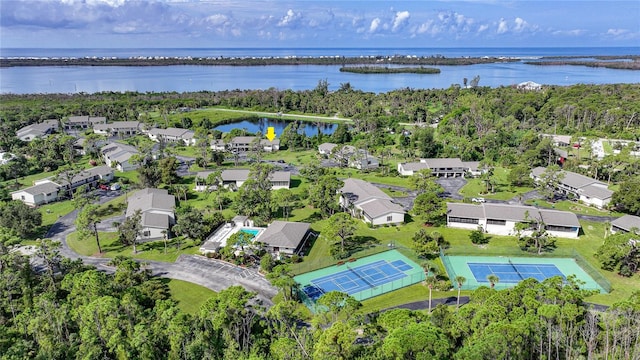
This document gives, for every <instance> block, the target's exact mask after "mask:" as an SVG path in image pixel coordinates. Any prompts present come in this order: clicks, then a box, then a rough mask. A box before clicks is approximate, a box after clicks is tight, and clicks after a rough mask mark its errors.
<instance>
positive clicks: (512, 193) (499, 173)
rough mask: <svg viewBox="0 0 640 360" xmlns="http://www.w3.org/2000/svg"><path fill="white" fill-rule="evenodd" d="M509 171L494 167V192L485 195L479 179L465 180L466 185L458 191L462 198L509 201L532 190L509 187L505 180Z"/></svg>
mask: <svg viewBox="0 0 640 360" xmlns="http://www.w3.org/2000/svg"><path fill="white" fill-rule="evenodd" d="M508 175H509V169H506V168H502V167H496V168H495V169H494V170H493V176H492V177H491V180H492V181H493V183H494V189H493V190H494V192H493V193H486V186H485V184H484V183H483V182H482V180H481V179H479V178H475V179H467V184H466V185H465V186H463V187H462V189H460V194H461V195H463V196H464V197H469V198H472V197H485V198H487V199H496V200H510V199H513V198H514V197H516V196H518V195H519V194H524V193H526V192H528V191H531V190H533V188H531V187H518V186H511V185H510V184H509V181H508V180H507V176H508Z"/></svg>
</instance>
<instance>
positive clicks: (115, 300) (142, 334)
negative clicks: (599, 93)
mask: <svg viewBox="0 0 640 360" xmlns="http://www.w3.org/2000/svg"><path fill="white" fill-rule="evenodd" d="M10 237H11V235H7V234H3V235H2V237H1V238H0V239H1V240H2V243H0V293H1V295H2V296H0V334H2V336H0V357H1V358H2V359H25V358H29V359H69V358H102V359H111V358H120V359H234V360H235V359H422V358H432V359H452V358H453V359H490V358H511V359H538V358H547V359H550V358H557V359H575V358H605V357H608V358H629V359H631V358H637V357H638V356H639V355H640V345H639V344H640V293H635V294H634V295H633V296H632V297H631V298H630V299H627V300H624V301H621V302H619V303H618V304H616V305H614V306H613V307H611V308H610V309H609V310H607V311H604V312H599V311H595V310H592V309H590V308H589V307H588V305H587V304H585V303H584V298H585V296H588V295H589V292H588V291H584V290H580V289H579V287H578V286H577V285H576V283H575V280H574V279H571V278H570V279H568V280H567V281H566V282H564V281H563V280H562V279H561V278H551V279H548V280H546V281H545V282H543V283H538V282H537V281H536V280H534V279H528V280H526V281H524V282H522V283H520V284H519V285H517V286H516V287H514V288H512V289H509V290H504V291H496V290H493V289H490V288H486V287H481V288H479V289H477V290H475V291H474V292H473V293H472V294H471V299H470V302H469V303H468V304H467V305H464V306H462V307H459V308H458V307H445V306H442V305H440V306H438V307H436V308H435V309H433V311H432V312H431V313H428V312H426V311H411V310H406V309H396V310H389V311H385V312H382V313H374V314H368V315H365V314H361V313H360V312H358V309H359V308H360V307H361V304H360V303H359V302H358V301H356V300H354V299H352V298H350V297H348V296H347V295H345V294H343V293H339V292H329V293H327V294H325V295H324V296H323V297H321V298H320V299H319V300H318V307H317V308H316V314H315V315H303V314H305V312H304V311H300V306H301V305H300V304H299V303H297V302H296V300H295V299H296V292H295V291H294V290H293V289H295V286H294V285H295V283H293V282H292V281H291V278H290V275H289V274H288V273H287V270H286V265H275V267H274V266H273V265H274V264H273V263H271V262H270V265H269V266H266V265H265V267H266V268H269V269H271V272H270V274H269V275H268V278H269V279H271V281H272V282H274V285H276V286H278V287H279V288H281V289H282V291H283V298H282V300H281V301H279V302H277V303H276V304H275V305H274V306H272V307H270V308H269V307H265V306H263V305H262V304H261V303H260V301H259V300H258V299H257V298H256V296H255V295H256V294H254V293H251V292H248V291H246V290H244V289H243V288H242V287H239V286H234V287H230V288H228V289H227V290H224V291H221V292H219V293H217V294H215V295H214V296H212V297H211V298H210V299H208V300H207V301H206V302H205V303H204V304H203V305H202V307H201V309H200V311H199V312H198V313H196V314H193V315H191V314H186V313H184V312H182V311H181V310H180V309H179V308H178V306H177V304H176V302H175V301H174V300H172V299H171V295H170V290H169V288H168V287H167V285H166V283H165V282H164V281H162V280H161V279H159V278H153V277H151V276H150V275H149V273H148V272H147V271H146V270H145V269H144V266H142V265H140V264H139V263H137V262H135V261H133V260H130V259H126V258H116V259H114V260H113V261H112V263H111V266H112V268H111V273H105V272H102V271H98V270H96V269H95V268H93V267H90V266H86V265H83V264H82V263H81V262H80V261H70V260H68V259H64V258H61V257H60V256H59V255H58V253H57V248H56V245H55V243H52V242H49V241H43V242H42V244H41V247H40V250H38V253H37V255H36V256H37V257H38V258H39V259H40V260H41V263H42V264H44V265H43V266H42V268H41V269H40V271H38V272H36V271H34V269H33V268H32V265H31V264H30V263H29V260H28V258H26V257H24V256H22V255H20V254H18V253H15V252H10V251H9V250H8V248H7V247H6V246H5V244H6V243H7V242H10V240H11V239H9V238H10Z"/></svg>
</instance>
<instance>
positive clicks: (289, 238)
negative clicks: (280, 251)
mask: <svg viewBox="0 0 640 360" xmlns="http://www.w3.org/2000/svg"><path fill="white" fill-rule="evenodd" d="M309 228H310V224H309V223H303V222H290V221H274V222H273V223H271V225H269V227H267V229H266V230H264V231H263V232H262V234H260V235H259V236H258V238H257V239H256V241H259V242H263V243H265V244H267V245H269V246H272V247H285V248H290V249H296V248H297V247H298V246H300V243H301V242H302V240H304V237H305V236H306V235H307V232H308V231H309Z"/></svg>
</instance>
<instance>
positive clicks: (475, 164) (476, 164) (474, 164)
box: [462, 161, 480, 171]
mask: <svg viewBox="0 0 640 360" xmlns="http://www.w3.org/2000/svg"><path fill="white" fill-rule="evenodd" d="M462 166H464V167H465V168H466V169H469V170H471V171H477V170H478V169H479V168H480V161H463V162H462Z"/></svg>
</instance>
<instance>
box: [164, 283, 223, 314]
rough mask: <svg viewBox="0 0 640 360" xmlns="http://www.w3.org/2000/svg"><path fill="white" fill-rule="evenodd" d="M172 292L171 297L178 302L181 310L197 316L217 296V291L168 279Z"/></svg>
mask: <svg viewBox="0 0 640 360" xmlns="http://www.w3.org/2000/svg"><path fill="white" fill-rule="evenodd" d="M166 281H167V285H168V286H169V289H170V290H171V297H172V298H173V299H174V300H176V301H177V302H178V307H179V308H180V310H182V311H184V312H186V313H188V314H196V313H198V311H200V307H201V306H202V304H204V302H205V301H207V300H208V299H209V298H211V297H212V296H213V295H215V293H216V292H215V291H213V290H209V289H207V288H206V287H204V286H200V285H196V284H193V283H190V282H187V281H182V280H175V279H166Z"/></svg>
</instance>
